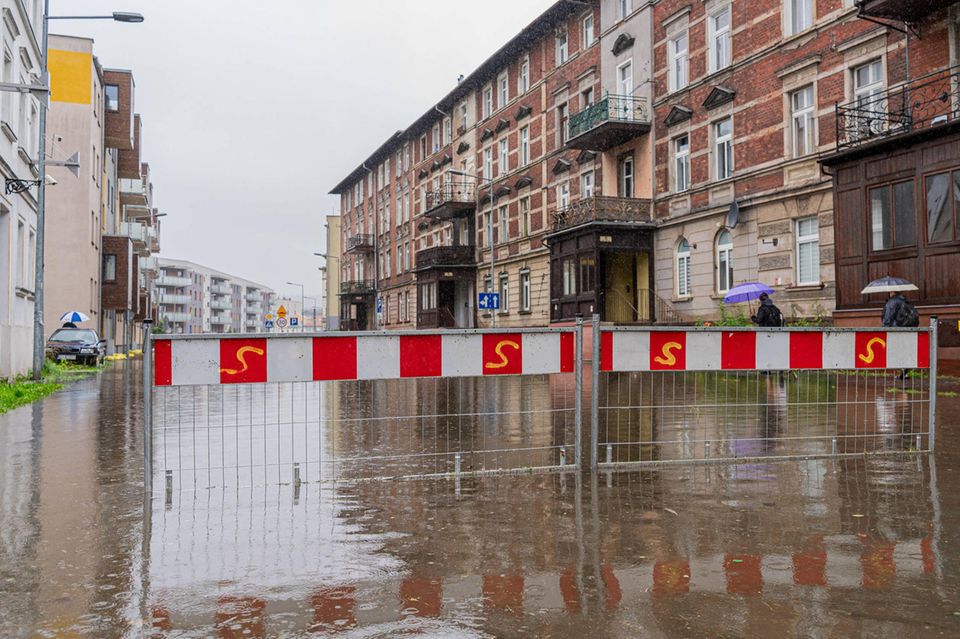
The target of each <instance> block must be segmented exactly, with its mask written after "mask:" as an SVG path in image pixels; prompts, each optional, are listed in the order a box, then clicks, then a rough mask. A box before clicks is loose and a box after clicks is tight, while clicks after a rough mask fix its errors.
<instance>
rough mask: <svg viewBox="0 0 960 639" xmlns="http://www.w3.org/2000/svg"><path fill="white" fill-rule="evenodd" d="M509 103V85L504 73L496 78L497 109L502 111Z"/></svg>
mask: <svg viewBox="0 0 960 639" xmlns="http://www.w3.org/2000/svg"><path fill="white" fill-rule="evenodd" d="M509 101H510V83H509V78H508V76H507V72H506V71H504V72H503V73H501V74H500V76H499V77H498V78H497V108H498V109H502V108H503V107H505V106H507V102H509Z"/></svg>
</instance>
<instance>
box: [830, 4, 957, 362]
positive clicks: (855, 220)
mask: <svg viewBox="0 0 960 639" xmlns="http://www.w3.org/2000/svg"><path fill="white" fill-rule="evenodd" d="M858 9H859V17H860V20H858V22H859V24H860V27H861V28H862V29H863V30H864V33H863V35H861V36H860V38H859V39H857V40H854V41H852V42H851V44H853V45H855V46H853V47H847V48H845V49H844V52H845V56H846V57H847V58H848V64H847V70H846V72H845V75H844V77H843V78H842V79H837V81H835V82H834V86H835V87H836V88H835V91H834V95H833V96H831V98H832V99H831V103H829V104H831V107H830V108H829V109H828V113H827V114H825V116H824V117H823V118H822V120H823V121H825V122H828V123H829V124H830V126H831V127H833V129H834V131H835V140H834V142H835V145H833V146H832V147H831V148H830V149H829V152H828V154H827V155H826V156H825V157H824V158H823V159H822V165H823V167H824V169H825V171H826V172H827V173H828V174H829V175H830V176H831V177H832V188H833V196H834V202H835V215H836V263H837V266H836V269H837V309H836V311H835V312H834V319H835V321H836V323H837V324H838V325H847V326H863V325H871V324H873V325H876V324H879V321H880V316H881V307H882V305H883V303H884V301H885V296H883V295H873V296H864V295H861V293H860V291H861V290H862V289H863V286H864V285H865V283H866V282H868V281H870V280H872V279H874V278H877V277H882V276H884V275H892V276H895V277H903V278H906V279H908V280H910V281H911V282H913V283H915V284H916V285H917V286H918V287H919V291H917V292H916V293H908V296H909V297H910V298H911V300H912V301H913V302H914V303H915V304H916V305H917V307H918V310H919V311H920V313H921V316H922V321H923V323H926V322H927V321H928V320H929V317H930V316H932V315H937V316H938V317H939V318H940V320H941V327H942V328H941V330H940V331H939V337H940V341H939V345H940V347H941V356H942V357H947V358H950V359H960V333H958V331H957V330H956V326H957V321H960V279H958V277H957V275H958V274H960V117H958V114H960V93H958V88H957V87H958V85H960V70H958V69H960V67H958V64H960V53H958V52H960V3H957V2H955V1H940V2H917V3H910V2H890V1H879V0H865V1H864V2H861V3H859V7H858ZM878 23H881V24H878ZM917 36H919V37H917ZM834 100H835V101H836V103H837V105H836V107H833V106H832V101H834Z"/></svg>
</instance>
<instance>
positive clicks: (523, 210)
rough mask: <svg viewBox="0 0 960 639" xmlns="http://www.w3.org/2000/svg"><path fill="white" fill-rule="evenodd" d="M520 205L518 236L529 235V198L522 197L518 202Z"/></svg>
mask: <svg viewBox="0 0 960 639" xmlns="http://www.w3.org/2000/svg"><path fill="white" fill-rule="evenodd" d="M519 207H520V237H527V236H528V235H530V198H529V197H522V198H520V202H519Z"/></svg>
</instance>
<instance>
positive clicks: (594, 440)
mask: <svg viewBox="0 0 960 639" xmlns="http://www.w3.org/2000/svg"><path fill="white" fill-rule="evenodd" d="M591 324H592V326H593V354H592V356H591V357H592V360H591V361H590V372H591V384H590V469H591V470H593V471H596V470H597V463H598V460H597V457H598V456H599V454H600V451H599V450H598V449H597V447H598V446H599V443H598V442H599V440H600V315H598V314H597V313H594V314H593V318H591Z"/></svg>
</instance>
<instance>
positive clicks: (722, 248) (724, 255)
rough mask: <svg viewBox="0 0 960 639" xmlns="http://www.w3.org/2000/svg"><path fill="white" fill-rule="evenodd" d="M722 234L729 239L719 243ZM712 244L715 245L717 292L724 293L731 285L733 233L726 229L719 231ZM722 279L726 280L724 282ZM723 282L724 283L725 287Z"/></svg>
mask: <svg viewBox="0 0 960 639" xmlns="http://www.w3.org/2000/svg"><path fill="white" fill-rule="evenodd" d="M724 236H726V237H727V238H728V239H729V241H728V242H722V243H721V241H722V239H723V237H724ZM714 246H715V247H716V258H715V259H716V263H715V266H716V269H717V279H716V285H717V293H726V292H727V291H729V290H730V289H731V287H732V286H733V235H732V234H731V233H730V231H728V230H726V229H724V230H723V231H720V233H719V234H718V235H717V239H716V243H715V245H714ZM724 266H726V268H724ZM724 279H726V280H727V281H726V282H724V281H723V280H724ZM724 284H726V287H725V288H724Z"/></svg>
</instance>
